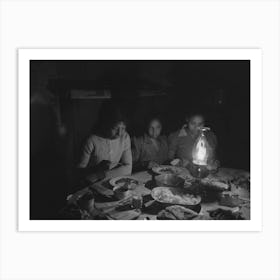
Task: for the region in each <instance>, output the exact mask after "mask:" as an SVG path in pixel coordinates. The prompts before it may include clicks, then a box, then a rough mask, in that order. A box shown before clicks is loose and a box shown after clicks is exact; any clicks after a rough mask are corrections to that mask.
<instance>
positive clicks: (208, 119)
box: [28, 58, 252, 226]
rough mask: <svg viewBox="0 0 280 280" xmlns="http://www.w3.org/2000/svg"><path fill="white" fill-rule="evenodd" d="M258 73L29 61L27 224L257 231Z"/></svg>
mask: <svg viewBox="0 0 280 280" xmlns="http://www.w3.org/2000/svg"><path fill="white" fill-rule="evenodd" d="M251 72H252V63H251V61H250V59H210V58H209V59H166V60H164V59H87V60H85V59H73V60H71V59H30V60H29V101H28V102H29V113H30V115H29V130H30V132H29V137H30V138H29V145H30V146H29V147H30V149H29V167H30V170H29V174H30V176H29V186H28V187H29V209H28V210H29V211H28V212H29V220H30V221H34V220H67V221H69V220H70V221H71V220H72V221H73V220H86V221H87V223H91V222H90V221H93V220H95V221H97V220H107V223H111V222H110V221H112V220H126V221H131V220H136V221H137V220H138V221H139V220H148V221H150V222H148V221H147V222H145V223H146V226H148V224H149V223H154V222H155V223H162V222H160V220H169V221H170V220H177V221H180V223H188V222H190V221H204V220H211V221H215V220H216V221H217V220H220V221H229V220H230V221H232V223H235V222H236V220H247V221H250V219H251V199H252V196H251V184H250V181H251V180H250V178H251V176H250V173H251V160H250V159H251V106H250V105H251V98H252V96H251ZM133 223H134V224H135V223H137V222H133ZM197 223H201V222H197ZM213 223H214V222H213ZM208 224H209V223H208Z"/></svg>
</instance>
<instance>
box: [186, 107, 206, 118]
mask: <svg viewBox="0 0 280 280" xmlns="http://www.w3.org/2000/svg"><path fill="white" fill-rule="evenodd" d="M195 116H201V117H202V118H203V120H204V121H205V119H206V117H205V113H204V112H203V111H202V110H198V109H192V110H190V111H189V112H188V113H187V114H185V119H186V120H188V121H189V120H190V119H191V118H193V117H195Z"/></svg>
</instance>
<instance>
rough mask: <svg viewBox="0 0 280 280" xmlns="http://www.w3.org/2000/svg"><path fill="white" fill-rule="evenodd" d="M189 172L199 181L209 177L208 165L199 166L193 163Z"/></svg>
mask: <svg viewBox="0 0 280 280" xmlns="http://www.w3.org/2000/svg"><path fill="white" fill-rule="evenodd" d="M189 171H190V173H191V175H192V176H193V177H195V178H198V179H203V178H205V177H207V176H208V175H209V170H208V169H207V166H206V165H197V164H194V163H192V164H191V165H190V168H189Z"/></svg>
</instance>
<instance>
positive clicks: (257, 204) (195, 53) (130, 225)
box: [18, 49, 262, 231]
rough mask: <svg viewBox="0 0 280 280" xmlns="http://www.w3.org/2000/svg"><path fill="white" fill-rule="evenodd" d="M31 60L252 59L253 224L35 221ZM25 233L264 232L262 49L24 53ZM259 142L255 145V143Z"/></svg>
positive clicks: (21, 207)
mask: <svg viewBox="0 0 280 280" xmlns="http://www.w3.org/2000/svg"><path fill="white" fill-rule="evenodd" d="M30 60H250V61H251V185H252V188H251V220H246V221H192V220H190V221H146V220H144V221H142V220H136V221H100V220H99V221H88V220H81V221H72V220H71V221H69V220H67V221H35V220H29V115H30V110H29V102H30V94H29V73H30V71H29V61H30ZM18 62H19V63H18V77H19V81H18V89H19V90H18V96H19V114H18V130H19V139H18V151H19V160H18V164H19V165H18V173H19V176H18V182H19V183H18V197H19V204H18V230H19V231H261V229H262V159H261V158H260V152H259V151H262V128H261V127H260V124H261V123H262V114H261V112H262V90H261V89H262V82H261V81H262V65H261V64H262V62H261V50H260V49H19V50H18ZM252 139H254V141H252Z"/></svg>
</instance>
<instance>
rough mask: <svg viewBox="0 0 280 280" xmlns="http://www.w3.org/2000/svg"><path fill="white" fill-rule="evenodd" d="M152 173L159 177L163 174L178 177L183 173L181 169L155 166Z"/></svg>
mask: <svg viewBox="0 0 280 280" xmlns="http://www.w3.org/2000/svg"><path fill="white" fill-rule="evenodd" d="M152 171H153V172H154V173H156V174H158V175H161V174H171V175H178V174H180V173H181V169H180V168H179V167H176V166H172V165H160V166H155V167H153V168H152Z"/></svg>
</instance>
